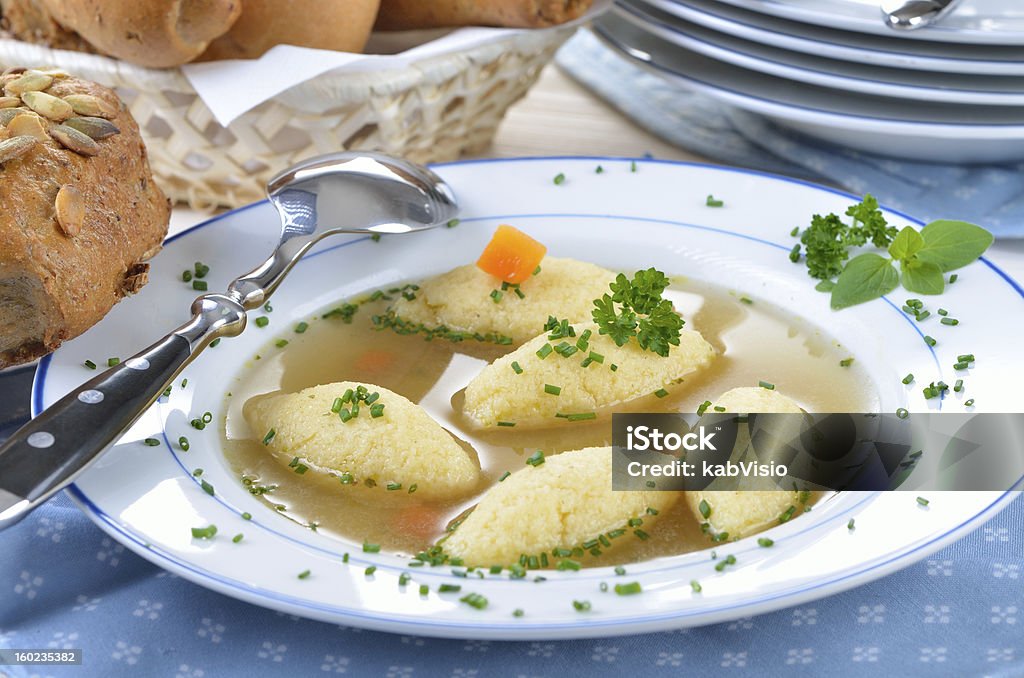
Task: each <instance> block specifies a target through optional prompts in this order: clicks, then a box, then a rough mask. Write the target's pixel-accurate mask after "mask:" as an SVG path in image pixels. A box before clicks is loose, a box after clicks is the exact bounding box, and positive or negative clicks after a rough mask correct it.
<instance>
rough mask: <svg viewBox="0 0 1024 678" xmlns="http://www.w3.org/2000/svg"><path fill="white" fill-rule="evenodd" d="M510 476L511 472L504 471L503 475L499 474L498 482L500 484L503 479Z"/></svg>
mask: <svg viewBox="0 0 1024 678" xmlns="http://www.w3.org/2000/svg"><path fill="white" fill-rule="evenodd" d="M510 475H512V471H505V472H504V473H502V474H501V477H500V478H498V482H499V483H500V482H502V481H503V480H505V478H508V477H509V476H510Z"/></svg>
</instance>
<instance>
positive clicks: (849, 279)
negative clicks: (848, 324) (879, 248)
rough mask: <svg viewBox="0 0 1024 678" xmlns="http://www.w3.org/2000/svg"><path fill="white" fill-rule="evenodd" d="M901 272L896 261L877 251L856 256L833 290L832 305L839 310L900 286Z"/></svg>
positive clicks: (875, 297) (879, 295)
mask: <svg viewBox="0 0 1024 678" xmlns="http://www.w3.org/2000/svg"><path fill="white" fill-rule="evenodd" d="M899 282H900V276H899V273H897V272H896V269H895V268H894V267H893V265H892V263H891V262H890V261H889V260H888V259H886V258H885V257H881V256H879V255H877V254H870V253H869V254H861V255H859V256H857V257H854V258H853V259H851V260H850V262H849V263H848V264H847V265H846V267H845V268H844V269H843V272H842V273H841V274H840V275H839V279H838V280H837V281H836V286H835V288H834V289H833V290H832V308H834V309H836V310H839V309H841V308H847V307H848V306H856V305H857V304H862V303H864V302H865V301H871V300H872V299H877V298H878V297H881V296H883V295H885V294H888V293H889V292H892V291H893V290H894V289H896V286H897V285H898V284H899Z"/></svg>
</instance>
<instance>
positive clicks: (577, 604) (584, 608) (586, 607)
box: [572, 600, 590, 612]
mask: <svg viewBox="0 0 1024 678" xmlns="http://www.w3.org/2000/svg"><path fill="white" fill-rule="evenodd" d="M572 606H573V609H575V610H576V611H577V612H589V611H590V601H589V600H574V601H572Z"/></svg>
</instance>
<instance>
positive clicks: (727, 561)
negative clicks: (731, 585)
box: [715, 553, 736, 572]
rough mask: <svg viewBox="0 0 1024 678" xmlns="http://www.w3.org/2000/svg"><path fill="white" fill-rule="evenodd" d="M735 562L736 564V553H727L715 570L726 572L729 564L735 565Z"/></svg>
mask: <svg viewBox="0 0 1024 678" xmlns="http://www.w3.org/2000/svg"><path fill="white" fill-rule="evenodd" d="M735 564H736V556H734V555H732V554H731V553H730V554H729V555H727V556H726V557H725V559H724V560H722V561H719V563H718V564H717V565H715V571H717V572H724V571H725V568H726V567H728V566H729V565H735Z"/></svg>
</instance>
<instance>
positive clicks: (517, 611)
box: [512, 607, 526, 617]
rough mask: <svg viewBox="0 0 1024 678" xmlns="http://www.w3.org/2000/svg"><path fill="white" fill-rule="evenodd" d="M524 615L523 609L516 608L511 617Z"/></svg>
mask: <svg viewBox="0 0 1024 678" xmlns="http://www.w3.org/2000/svg"><path fill="white" fill-rule="evenodd" d="M524 614H526V613H525V612H523V608H521V607H517V608H516V609H514V610H512V616H513V617H522V616H523V615H524Z"/></svg>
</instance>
